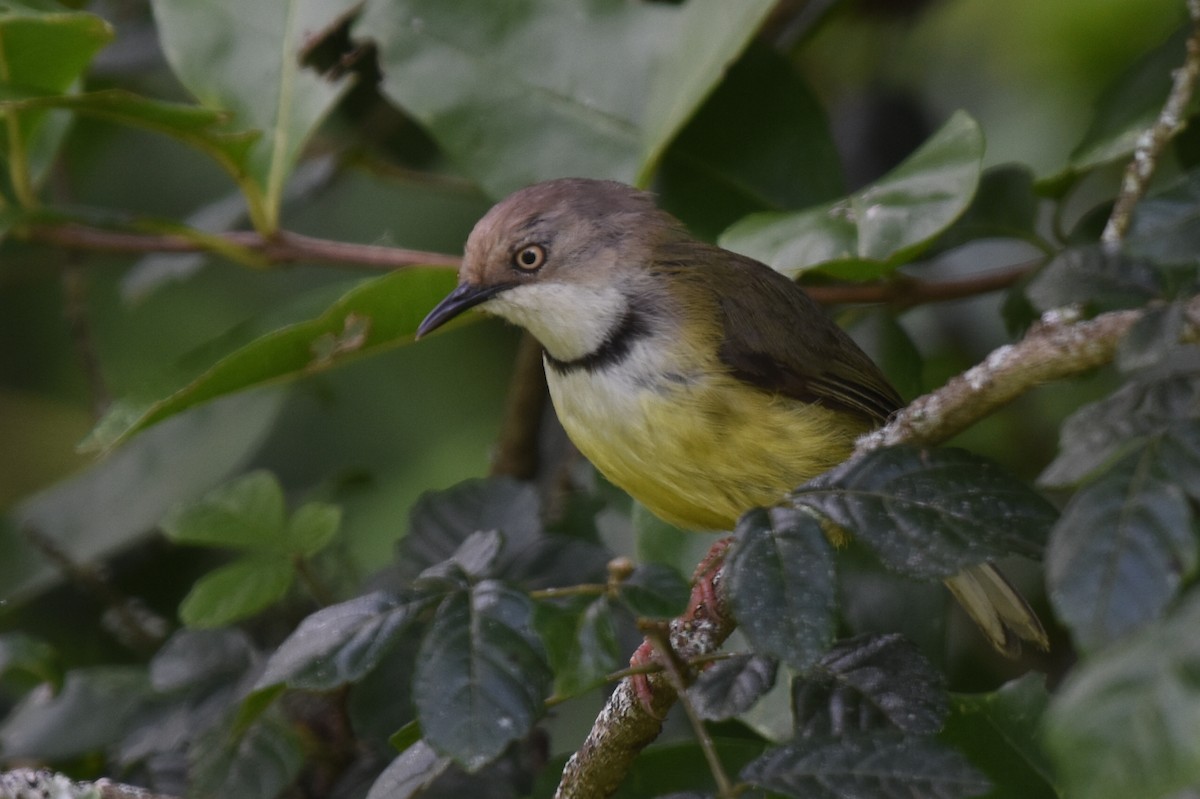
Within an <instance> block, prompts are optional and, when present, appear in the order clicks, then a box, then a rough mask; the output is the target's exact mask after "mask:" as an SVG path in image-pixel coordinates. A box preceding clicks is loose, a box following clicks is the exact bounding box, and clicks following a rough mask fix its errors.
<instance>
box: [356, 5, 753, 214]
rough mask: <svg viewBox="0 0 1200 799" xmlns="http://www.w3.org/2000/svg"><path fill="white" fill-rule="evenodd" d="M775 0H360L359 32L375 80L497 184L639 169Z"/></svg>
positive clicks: (631, 175) (492, 188)
mask: <svg viewBox="0 0 1200 799" xmlns="http://www.w3.org/2000/svg"><path fill="white" fill-rule="evenodd" d="M771 5H772V4H771V3H770V2H767V0H752V1H750V0H742V2H739V3H736V4H730V3H725V2H721V0H690V2H687V3H685V4H683V5H682V6H678V7H676V6H671V5H668V4H660V3H627V2H624V0H592V2H588V3H562V2H559V0H527V1H526V2H517V1H516V0H506V1H505V2H494V0H469V2H459V3H453V4H451V3H446V2H442V0H405V2H393V3H372V4H369V5H368V6H367V8H366V9H365V11H364V12H363V14H362V15H361V16H360V17H359V19H358V20H357V22H356V24H355V27H354V35H355V36H357V37H359V38H361V39H370V40H372V41H374V42H375V44H376V45H377V46H378V48H379V53H380V61H381V67H382V70H383V82H382V84H381V88H382V90H383V92H384V93H385V94H386V95H387V96H388V97H389V98H390V99H392V100H393V101H394V102H395V103H396V104H397V105H399V106H401V107H402V108H403V109H405V111H407V112H408V113H410V114H411V115H412V116H413V117H414V118H416V119H417V120H418V121H419V122H420V123H421V124H422V125H423V126H424V127H425V129H426V130H427V131H428V132H429V133H430V135H431V136H432V137H433V138H434V139H435V140H436V141H437V143H438V145H439V146H440V147H441V148H442V149H443V150H444V151H445V152H446V153H447V154H448V155H449V156H450V157H451V158H452V159H453V160H454V161H455V162H456V163H457V164H458V166H459V167H460V168H461V169H462V170H463V171H465V172H466V173H467V174H468V175H470V176H471V178H472V179H474V180H475V181H476V182H477V183H479V184H480V185H481V186H483V187H484V188H485V190H486V191H487V192H488V193H489V194H490V195H492V196H493V197H501V196H503V195H506V194H508V193H509V192H511V191H513V190H514V189H517V188H519V187H521V186H524V185H527V184H529V183H535V182H537V181H539V180H545V179H548V178H554V177H563V176H567V175H579V176H586V177H597V178H601V177H603V178H616V179H620V180H624V181H626V182H634V181H636V180H638V178H639V176H641V177H645V176H646V173H647V170H648V169H650V168H651V167H652V165H653V164H654V163H655V162H656V161H657V160H658V157H659V154H660V153H661V151H662V149H663V148H664V147H665V146H666V145H667V143H668V142H669V141H670V140H671V138H673V137H674V135H675V134H676V133H677V132H678V130H679V129H680V128H681V127H682V125H683V124H684V123H685V122H686V120H687V119H688V117H690V116H691V114H692V112H693V111H694V110H695V108H696V107H697V106H699V104H700V103H701V102H702V101H703V99H704V98H705V96H707V94H708V93H709V92H710V91H711V90H712V88H713V86H715V85H716V83H717V82H718V81H719V80H720V77H721V73H722V71H723V70H724V68H725V67H726V66H727V65H728V64H729V63H731V62H732V61H733V60H734V59H735V58H736V56H737V54H738V52H739V51H740V50H741V48H742V47H743V46H744V45H745V43H746V42H747V41H748V39H749V37H750V36H751V35H752V34H753V33H754V31H755V30H756V29H757V28H758V25H759V23H760V21H761V20H762V18H763V17H764V16H765V14H766V13H767V12H768V11H769V10H770V8H771ZM534 53H536V57H531V54H534Z"/></svg>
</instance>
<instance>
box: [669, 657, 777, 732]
mask: <svg viewBox="0 0 1200 799" xmlns="http://www.w3.org/2000/svg"><path fill="white" fill-rule="evenodd" d="M777 666H778V664H777V663H776V662H775V661H774V660H772V659H771V658H766V657H762V656H761V655H734V656H733V657H731V658H728V659H726V660H719V661H717V662H716V663H714V664H712V665H711V666H709V667H708V668H706V669H705V670H704V671H702V672H700V677H699V678H698V679H697V680H696V682H695V684H694V685H693V686H692V687H691V689H690V691H689V692H688V695H689V696H690V697H691V699H692V704H694V705H695V706H696V712H697V713H699V714H700V717H701V718H705V719H709V720H710V721H720V720H722V719H729V718H733V717H734V716H737V715H739V714H741V713H745V712H746V711H747V710H749V709H750V706H751V705H753V704H754V703H755V702H757V701H758V699H759V697H761V696H762V695H763V694H765V693H766V692H767V691H769V690H770V689H771V686H773V685H774V684H775V671H776V668H777Z"/></svg>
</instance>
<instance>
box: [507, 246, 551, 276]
mask: <svg viewBox="0 0 1200 799" xmlns="http://www.w3.org/2000/svg"><path fill="white" fill-rule="evenodd" d="M545 262H546V250H545V248H543V247H542V246H541V245H540V244H529V245H527V246H525V247H522V248H521V249H519V250H517V254H516V255H514V256H513V266H515V267H516V268H517V269H520V270H521V271H522V272H536V271H537V270H538V269H541V267H542V264H544V263H545Z"/></svg>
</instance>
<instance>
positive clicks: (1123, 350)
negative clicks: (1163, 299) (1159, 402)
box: [1116, 300, 1195, 373]
mask: <svg viewBox="0 0 1200 799" xmlns="http://www.w3.org/2000/svg"><path fill="white" fill-rule="evenodd" d="M1187 326H1188V319H1187V307H1186V304H1185V302H1184V301H1183V300H1175V301H1173V302H1169V303H1167V304H1166V305H1158V306H1152V307H1149V308H1146V310H1145V311H1143V312H1142V316H1141V318H1140V319H1138V320H1137V321H1136V322H1134V323H1133V326H1132V327H1130V328H1129V332H1128V333H1126V334H1125V337H1124V338H1123V339H1121V343H1120V344H1119V345H1117V359H1116V363H1117V368H1118V369H1120V370H1121V371H1122V372H1125V373H1129V372H1136V371H1139V370H1143V369H1149V368H1150V367H1152V366H1154V365H1156V364H1159V363H1162V362H1163V361H1166V360H1167V359H1172V360H1177V359H1176V358H1175V356H1177V355H1181V354H1183V353H1185V352H1188V353H1189V354H1195V351H1194V350H1192V349H1190V347H1191V345H1190V344H1182V343H1181V342H1182V341H1184V332H1185V331H1186V330H1187Z"/></svg>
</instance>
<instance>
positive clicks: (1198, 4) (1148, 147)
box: [1100, 0, 1200, 247]
mask: <svg viewBox="0 0 1200 799" xmlns="http://www.w3.org/2000/svg"><path fill="white" fill-rule="evenodd" d="M1187 8H1188V14H1189V15H1190V16H1191V18H1192V32H1191V35H1189V36H1188V38H1187V56H1186V57H1185V58H1184V61H1183V64H1182V66H1180V67H1179V68H1178V69H1176V70H1175V73H1174V81H1173V82H1172V84H1171V92H1170V94H1168V95H1167V102H1166V103H1165V104H1163V108H1162V111H1161V112H1160V113H1159V115H1158V119H1157V120H1155V122H1154V124H1153V125H1152V126H1150V128H1149V129H1147V130H1146V131H1144V132H1143V133H1142V135H1141V136H1139V137H1138V140H1137V145H1136V146H1135V147H1134V150H1133V158H1131V159H1130V161H1129V164H1128V165H1127V166H1126V167H1125V175H1124V177H1123V178H1122V179H1121V191H1120V193H1119V194H1118V195H1117V201H1116V204H1115V205H1114V206H1113V210H1112V214H1110V215H1109V217H1108V223H1107V224H1106V225H1105V226H1104V232H1103V233H1102V234H1101V235H1100V241H1101V242H1103V243H1104V244H1105V245H1107V246H1110V247H1115V246H1117V245H1118V244H1120V243H1121V241H1122V240H1123V239H1124V238H1125V234H1126V233H1127V232H1128V230H1129V222H1130V220H1131V218H1132V216H1133V208H1134V206H1135V205H1137V203H1138V200H1140V199H1141V198H1142V196H1143V195H1144V194H1145V193H1146V187H1147V186H1148V185H1149V184H1150V178H1151V176H1153V175H1154V169H1155V167H1157V166H1158V159H1159V156H1161V155H1162V152H1163V150H1164V149H1165V148H1166V146H1167V144H1168V143H1169V142H1170V141H1171V139H1172V138H1174V137H1175V135H1176V134H1177V133H1179V131H1181V130H1183V126H1184V124H1185V123H1186V121H1187V106H1188V103H1189V102H1190V101H1191V99H1192V94H1193V93H1194V92H1195V90H1196V79H1197V77H1200V0H1187Z"/></svg>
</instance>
